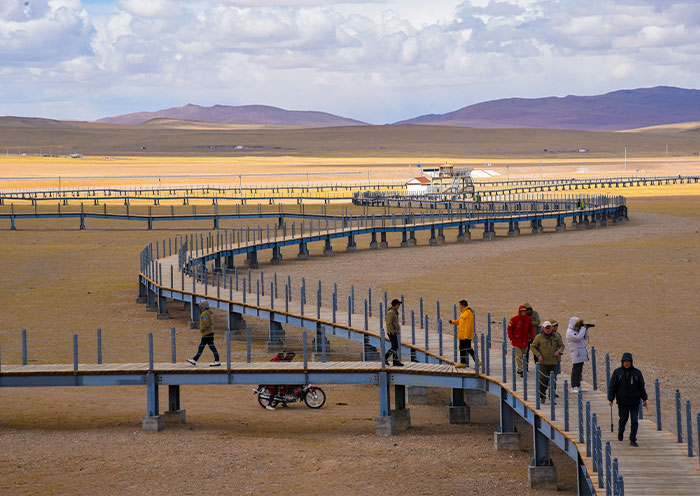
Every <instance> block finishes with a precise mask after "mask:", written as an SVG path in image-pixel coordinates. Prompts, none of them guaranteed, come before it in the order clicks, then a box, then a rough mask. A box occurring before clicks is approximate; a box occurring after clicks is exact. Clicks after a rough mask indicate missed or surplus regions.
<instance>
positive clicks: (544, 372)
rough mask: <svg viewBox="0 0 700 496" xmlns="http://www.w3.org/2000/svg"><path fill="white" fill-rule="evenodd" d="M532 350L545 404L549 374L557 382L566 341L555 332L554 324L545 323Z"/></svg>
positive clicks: (541, 398)
mask: <svg viewBox="0 0 700 496" xmlns="http://www.w3.org/2000/svg"><path fill="white" fill-rule="evenodd" d="M530 349H531V350H532V355H533V357H534V358H535V360H536V361H537V363H538V364H539V367H540V377H539V379H540V400H541V401H543V402H544V400H545V398H546V396H547V388H548V387H549V374H550V373H554V378H555V380H556V377H557V365H558V364H559V362H560V361H561V355H562V353H564V349H565V348H564V341H563V340H562V338H561V335H560V334H559V333H558V332H554V327H553V326H552V323H551V322H549V321H545V322H544V323H543V324H542V333H540V334H538V335H537V336H535V339H534V340H533V341H532V345H530ZM552 394H553V391H550V392H549V397H550V398H551V397H552Z"/></svg>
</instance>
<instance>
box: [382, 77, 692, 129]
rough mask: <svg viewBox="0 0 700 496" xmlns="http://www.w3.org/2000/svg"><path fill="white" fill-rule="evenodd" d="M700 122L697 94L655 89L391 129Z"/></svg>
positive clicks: (419, 120) (471, 110)
mask: <svg viewBox="0 0 700 496" xmlns="http://www.w3.org/2000/svg"><path fill="white" fill-rule="evenodd" d="M698 120H700V90H689V89H683V88H673V87H669V86H657V87H655V88H640V89H635V90H620V91H613V92H611V93H606V94H604V95H595V96H573V95H569V96H566V97H563V98H558V97H547V98H505V99H502V100H492V101H488V102H483V103H477V104H475V105H469V106H468V107H463V108H461V109H459V110H455V111H454V112H449V113H446V114H429V115H423V116H420V117H415V118H413V119H407V120H404V121H400V122H397V123H395V124H432V125H442V126H467V127H477V128H540V129H573V130H589V131H609V130H621V129H636V128H641V127H648V126H658V125H663V124H675V123H679V122H689V121H698Z"/></svg>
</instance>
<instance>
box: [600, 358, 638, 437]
mask: <svg viewBox="0 0 700 496" xmlns="http://www.w3.org/2000/svg"><path fill="white" fill-rule="evenodd" d="M615 399H617V410H618V413H619V415H620V423H619V424H618V429H617V439H619V440H620V441H622V439H623V436H624V434H625V426H626V425H627V419H628V418H629V417H632V423H631V427H630V445H631V446H638V444H637V429H638V428H639V403H640V402H643V404H644V406H647V390H646V388H645V387H644V376H643V375H642V371H641V370H639V369H636V368H634V362H633V360H632V353H624V354H623V355H622V367H619V368H618V369H615V372H613V373H612V375H611V376H610V383H609V384H608V401H609V402H610V406H612V404H613V401H614V400H615Z"/></svg>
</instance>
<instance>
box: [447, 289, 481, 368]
mask: <svg viewBox="0 0 700 496" xmlns="http://www.w3.org/2000/svg"><path fill="white" fill-rule="evenodd" d="M459 312H460V314H459V318H458V319H457V320H450V324H452V325H456V326H457V339H458V340H459V362H460V364H462V365H463V366H465V367H466V365H467V353H468V354H470V355H471V356H472V358H473V359H474V363H475V364H476V361H477V359H476V356H475V355H474V348H472V340H473V339H474V312H473V311H472V309H471V308H469V303H467V300H459Z"/></svg>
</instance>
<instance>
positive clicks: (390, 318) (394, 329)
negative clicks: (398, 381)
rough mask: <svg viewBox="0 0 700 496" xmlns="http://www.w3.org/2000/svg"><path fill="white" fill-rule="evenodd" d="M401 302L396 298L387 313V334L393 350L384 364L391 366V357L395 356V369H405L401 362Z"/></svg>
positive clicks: (393, 363)
mask: <svg viewBox="0 0 700 496" xmlns="http://www.w3.org/2000/svg"><path fill="white" fill-rule="evenodd" d="M400 307H401V300H397V299H396V298H394V299H393V300H391V307H390V308H389V310H388V311H387V312H386V333H387V334H388V335H389V340H390V341H391V348H389V350H388V351H387V352H386V353H385V354H384V363H386V364H387V365H389V357H390V356H392V355H393V357H394V360H393V362H392V365H394V367H403V363H401V360H399V308H400Z"/></svg>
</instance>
